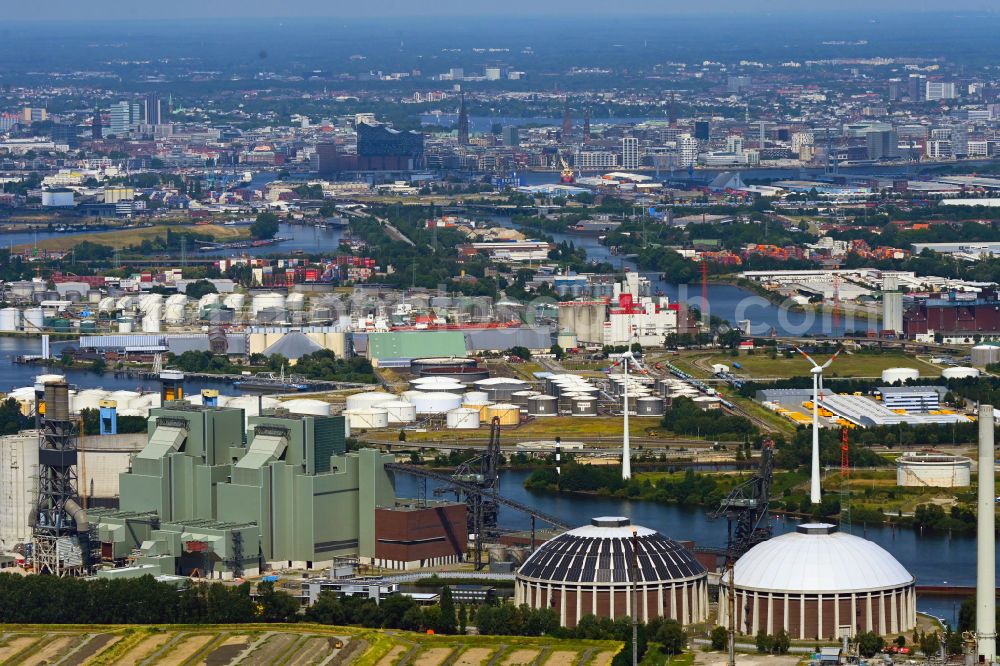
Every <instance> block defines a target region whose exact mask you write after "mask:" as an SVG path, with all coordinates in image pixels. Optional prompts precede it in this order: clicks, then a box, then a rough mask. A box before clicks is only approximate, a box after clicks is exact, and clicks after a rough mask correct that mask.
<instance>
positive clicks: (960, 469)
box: [896, 452, 972, 488]
mask: <svg viewBox="0 0 1000 666" xmlns="http://www.w3.org/2000/svg"><path fill="white" fill-rule="evenodd" d="M971 484H972V459H971V458H967V457H965V456H956V455H950V454H947V453H922V452H906V453H904V454H903V455H901V456H900V457H898V458H896V485H899V486H904V487H906V486H915V487H918V488H920V487H924V488H926V487H928V486H930V487H932V488H963V487H967V486H969V485H971Z"/></svg>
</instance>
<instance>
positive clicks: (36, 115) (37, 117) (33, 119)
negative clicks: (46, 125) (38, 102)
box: [21, 106, 49, 124]
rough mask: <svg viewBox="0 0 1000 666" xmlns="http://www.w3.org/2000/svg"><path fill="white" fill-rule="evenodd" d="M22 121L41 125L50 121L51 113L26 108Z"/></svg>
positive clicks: (29, 107)
mask: <svg viewBox="0 0 1000 666" xmlns="http://www.w3.org/2000/svg"><path fill="white" fill-rule="evenodd" d="M21 118H22V120H24V122H26V123H29V124H30V123H41V122H45V121H46V120H48V119H49V112H48V110H46V109H43V108H39V107H34V106H26V107H24V109H22V115H21Z"/></svg>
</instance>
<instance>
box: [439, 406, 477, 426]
mask: <svg viewBox="0 0 1000 666" xmlns="http://www.w3.org/2000/svg"><path fill="white" fill-rule="evenodd" d="M479 423H480V416H479V410H478V409H469V408H466V407H459V408H458V409H453V410H451V411H450V412H448V414H447V416H445V425H446V426H448V427H449V428H452V429H456V430H466V429H473V428H478V427H479Z"/></svg>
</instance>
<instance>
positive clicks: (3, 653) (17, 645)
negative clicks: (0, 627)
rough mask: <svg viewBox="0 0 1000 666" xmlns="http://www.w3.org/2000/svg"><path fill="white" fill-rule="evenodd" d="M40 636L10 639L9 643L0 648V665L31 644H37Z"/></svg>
mask: <svg viewBox="0 0 1000 666" xmlns="http://www.w3.org/2000/svg"><path fill="white" fill-rule="evenodd" d="M40 638H41V637H40V636H18V637H16V638H12V639H10V642H9V643H7V644H6V645H4V646H3V647H0V664H4V663H7V659H9V658H10V657H13V656H14V655H15V654H17V653H18V652H20V651H21V650H23V649H25V648H26V647H28V646H29V645H31V644H32V643H37V642H38V641H39V640H40Z"/></svg>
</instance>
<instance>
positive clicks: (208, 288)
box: [184, 280, 219, 300]
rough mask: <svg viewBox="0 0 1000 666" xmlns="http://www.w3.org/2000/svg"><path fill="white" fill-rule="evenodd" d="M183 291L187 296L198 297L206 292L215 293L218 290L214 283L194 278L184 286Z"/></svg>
mask: <svg viewBox="0 0 1000 666" xmlns="http://www.w3.org/2000/svg"><path fill="white" fill-rule="evenodd" d="M184 293H185V294H186V295H187V297H188V298H192V299H195V300H197V299H199V298H201V297H202V296H204V295H206V294H217V293H219V290H218V289H216V288H215V285H214V284H213V283H211V282H209V281H208V280H195V281H194V282H191V283H190V284H188V286H187V288H185V290H184Z"/></svg>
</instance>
